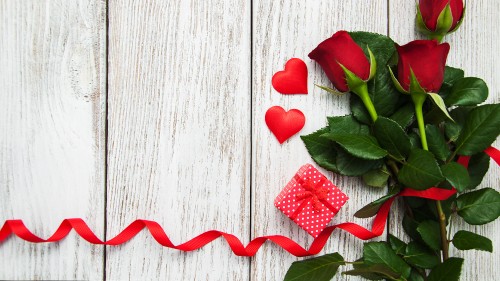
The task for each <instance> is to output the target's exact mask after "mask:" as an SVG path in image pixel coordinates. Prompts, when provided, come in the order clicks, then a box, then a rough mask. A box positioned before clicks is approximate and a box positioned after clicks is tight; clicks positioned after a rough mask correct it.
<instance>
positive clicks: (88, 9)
mask: <svg viewBox="0 0 500 281" xmlns="http://www.w3.org/2000/svg"><path fill="white" fill-rule="evenodd" d="M414 9H415V7H414V1H396V0H392V1H390V2H389V1H387V0H377V1H362V0H356V1H330V0H321V1H320V0H317V1H307V2H306V1H292V0H276V1H273V0H254V1H250V0H210V1H159V0H158V1H147V2H140V1H125V0H124V1H117V0H116V1H109V3H106V2H105V1H90V0H86V1H83V0H82V1H15V0H0V50H1V52H0V87H1V89H2V92H1V93H0V194H1V196H0V222H3V221H4V220H5V219H11V218H21V219H23V220H24V221H25V222H26V223H27V225H28V227H30V228H31V229H33V231H34V232H35V233H37V234H40V235H42V236H44V237H48V236H49V235H50V234H51V233H52V232H53V231H54V230H55V229H56V227H57V225H58V224H59V222H60V221H61V220H62V219H63V218H65V217H83V218H84V219H85V220H86V221H87V222H88V223H89V224H90V226H91V227H92V228H93V229H94V230H95V231H96V233H97V235H98V236H100V237H104V232H105V231H104V228H106V236H107V237H108V238H109V237H112V236H114V235H116V234H117V233H118V232H119V231H120V230H122V229H123V227H125V226H126V225H127V224H129V223H130V222H131V221H132V220H134V219H136V218H145V219H151V220H156V221H158V222H159V223H160V224H161V225H162V226H164V227H165V228H166V229H167V233H168V234H169V235H170V237H171V238H172V240H173V242H174V243H180V242H183V241H185V240H187V239H188V238H192V237H193V236H195V235H197V234H199V233H201V232H203V231H205V230H209V229H219V230H224V231H227V232H230V233H234V234H236V235H237V236H238V237H240V238H241V239H242V240H243V242H244V243H247V242H248V241H249V239H250V238H253V237H256V236H261V235H266V234H277V233H279V234H284V235H287V236H289V237H292V238H293V239H295V240H297V241H300V242H301V243H303V244H304V245H308V244H309V243H310V241H311V240H312V239H311V238H310V237H308V235H307V234H305V233H304V232H303V231H302V230H300V229H299V228H298V227H297V226H296V225H294V224H293V223H291V222H290V221H289V220H288V219H286V218H285V217H284V216H283V215H282V214H281V213H279V212H278V211H277V210H276V209H275V208H274V206H273V203H272V201H273V199H274V196H275V195H276V194H277V193H278V192H279V191H280V189H281V188H282V187H283V186H284V185H285V184H286V182H287V181H288V180H289V179H290V177H291V176H292V175H293V173H294V172H295V171H296V170H297V169H298V168H299V167H300V166H301V165H302V164H304V163H307V162H311V160H310V158H309V156H308V155H307V152H306V150H305V148H304V146H303V144H302V142H301V140H300V139H299V137H298V136H295V137H292V138H291V139H290V140H289V141H287V142H286V143H284V144H283V145H279V144H278V143H277V141H276V140H275V139H274V137H273V136H272V135H271V134H270V133H269V131H268V129H267V127H266V126H265V124H264V121H263V119H264V113H265V111H266V110H267V108H269V107H270V106H273V105H281V106H283V107H284V108H286V109H290V108H297V109H300V110H302V111H303V112H304V113H305V115H306V118H307V122H306V126H305V127H304V129H303V130H302V131H301V133H300V134H307V133H310V132H312V131H315V130H316V129H319V128H320V127H322V126H324V125H325V122H326V119H325V118H326V116H328V115H341V114H345V113H347V112H348V107H347V105H348V99H347V97H345V96H344V97H333V96H331V95H328V94H326V93H324V92H321V91H318V90H317V89H315V88H314V87H313V84H312V83H313V82H319V83H322V84H327V83H328V82H327V79H326V77H325V76H324V75H323V74H321V71H320V69H319V67H318V66H317V65H315V64H314V63H313V62H312V61H311V60H309V59H308V58H307V54H308V53H309V51H310V50H312V49H313V48H314V47H315V46H316V45H317V44H318V43H319V42H320V41H322V40H323V39H325V38H326V37H328V36H330V35H331V34H333V33H334V32H335V31H337V30H339V29H346V30H367V31H372V32H378V33H382V34H387V33H388V32H389V33H390V35H391V36H393V37H394V38H395V40H396V41H397V42H399V43H401V44H404V43H406V42H407V41H409V40H411V39H413V38H415V37H416V36H417V35H416V33H415V32H414V30H413V28H414V24H413V16H414ZM467 9H468V10H467V19H466V21H465V23H464V25H463V27H462V28H461V29H460V30H459V31H458V33H456V34H455V35H453V36H451V37H449V38H448V39H449V41H450V43H451V44H452V51H451V53H450V59H449V62H450V65H455V66H458V67H464V68H465V69H466V74H467V75H470V76H478V77H482V78H484V79H485V80H486V82H487V83H488V85H489V87H490V98H489V101H491V102H499V101H500V94H499V91H500V90H499V89H500V82H499V80H498V79H497V80H495V78H496V76H498V75H496V74H497V73H499V71H500V66H498V64H499V63H500V57H499V56H498V54H497V51H496V46H498V45H499V43H500V42H499V40H498V39H496V38H495V36H496V35H497V34H498V33H499V32H500V19H499V18H498V17H497V16H495V12H496V11H499V10H500V4H499V3H495V1H488V0H481V1H479V0H478V1H470V2H469V3H468V8H467ZM106 20H107V21H108V25H106ZM106 40H108V47H109V48H108V49H107V50H106V45H107V44H106ZM106 57H107V60H106ZM291 57H299V58H302V59H303V60H304V61H306V63H307V65H308V67H309V73H310V75H309V91H310V92H309V95H307V96H305V95H300V96H283V95H280V94H278V93H276V92H275V91H274V90H272V88H271V84H270V80H271V77H272V74H273V73H274V72H276V71H278V70H281V69H282V67H283V64H284V63H285V61H286V60H287V59H288V58H291ZM106 84H107V85H108V86H107V87H106ZM106 89H107V90H108V93H107V96H106ZM106 103H107V109H108V111H107V112H106ZM106 117H107V120H106ZM106 122H107V136H105V127H106ZM497 145H500V143H498V142H497ZM106 147H107V149H106ZM106 152H107V155H106ZM106 159H107V160H106ZM106 164H107V166H106ZM499 172H500V170H499V169H498V168H497V167H494V165H492V169H491V170H490V174H489V175H490V176H489V177H488V179H486V180H485V181H484V182H483V185H482V186H498V183H499V176H498V175H499ZM327 175H328V176H329V177H330V178H333V181H334V183H335V184H337V185H338V186H339V187H340V188H341V189H342V190H343V191H344V192H346V193H347V194H348V195H349V196H350V197H351V199H350V200H349V201H348V203H347V204H346V205H345V206H344V207H343V209H342V211H341V213H339V214H338V215H337V216H336V217H335V218H334V223H338V222H343V221H356V222H358V223H360V224H363V225H365V226H369V225H370V222H369V221H368V220H356V219H354V218H353V217H352V215H353V214H354V212H355V211H356V210H358V209H359V208H360V207H362V206H363V205H364V204H366V203H368V202H370V201H372V200H373V199H375V198H378V197H379V196H381V195H382V194H383V193H384V191H383V190H373V189H368V188H366V187H363V186H362V184H361V183H360V181H359V180H357V179H355V178H348V177H335V176H334V175H333V174H327ZM105 195H106V196H105ZM105 200H106V202H105ZM105 214H106V216H105ZM393 217H394V219H393V220H392V221H393V222H392V224H391V226H390V229H389V230H390V232H392V233H397V230H396V229H395V224H396V223H397V220H398V219H399V217H398V216H397V215H394V216H393ZM105 221H106V222H107V225H106V226H104V222H105ZM458 221H459V220H457V223H456V224H455V225H456V227H457V228H458V227H463V224H458ZM499 227H500V224H499V223H498V222H496V223H494V224H491V225H489V226H482V227H477V228H474V229H475V230H477V231H478V233H480V234H483V235H487V236H489V237H490V238H494V239H493V240H494V248H496V249H498V248H499V244H500V242H499V241H500V239H499V238H495V237H496V236H495V233H496V231H498V229H499ZM361 246H362V241H359V240H357V239H355V238H353V237H352V236H351V235H349V234H346V233H343V232H340V231H337V232H335V233H334V236H333V237H332V240H331V242H329V243H328V244H327V247H326V250H325V252H333V251H339V252H340V253H341V254H342V255H343V256H344V257H345V258H346V259H348V260H354V259H356V258H358V257H359V256H360V254H361ZM454 254H457V255H464V253H463V252H455V253H454ZM464 256H465V258H466V267H465V270H464V275H463V280H493V279H494V276H495V275H494V273H493V271H494V269H495V268H497V267H498V266H499V265H500V260H499V259H498V254H496V253H494V254H489V253H482V252H474V251H469V252H467V253H466V254H465V255H464ZM0 260H1V261H2V262H1V263H0V279H70V280H71V279H90V280H99V279H103V278H106V280H282V279H283V276H284V274H285V272H286V269H287V268H288V266H289V264H290V263H291V262H292V261H294V260H298V259H297V258H294V257H292V256H290V255H289V254H287V253H285V252H284V251H282V250H280V249H279V248H278V247H276V246H274V245H271V244H266V245H265V246H264V247H263V248H262V249H261V251H260V252H259V253H258V254H257V255H256V257H254V258H239V257H235V256H234V255H232V254H231V253H230V250H229V247H227V246H226V244H225V243H224V242H222V240H218V241H216V242H214V243H213V244H210V245H209V246H207V247H205V248H204V249H202V250H200V251H195V252H192V253H181V252H177V251H173V250H169V249H164V248H162V247H160V246H158V245H157V244H156V242H155V241H154V240H153V239H152V238H151V237H149V235H147V234H146V233H142V234H140V235H138V236H137V237H136V238H135V239H134V240H133V241H131V242H129V243H127V244H126V245H124V246H120V247H107V250H106V251H104V250H103V247H100V246H91V245H89V244H87V243H86V242H85V241H83V240H81V239H79V238H75V235H74V234H71V235H70V237H68V238H67V239H66V240H65V241H63V242H61V243H59V244H51V245H41V244H37V245H34V244H28V243H26V242H23V241H20V240H19V239H16V238H11V239H9V240H8V241H7V242H6V243H3V244H0ZM478 268H481V269H483V271H481V272H479V270H478ZM338 278H339V279H341V277H338ZM349 280H359V279H355V278H350V279H349Z"/></svg>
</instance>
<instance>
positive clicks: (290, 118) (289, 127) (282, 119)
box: [266, 106, 306, 143]
mask: <svg viewBox="0 0 500 281" xmlns="http://www.w3.org/2000/svg"><path fill="white" fill-rule="evenodd" d="M305 123H306V117H305V116H304V113H302V111H300V110H298V109H290V110H289V111H288V112H287V111H285V110H284V109H283V108H282V107H281V106H273V107H271V108H269V109H268V110H267V112H266V124H267V127H269V130H271V132H272V133H273V134H274V136H276V138H277V139H278V141H279V143H284V142H285V141H286V140H287V139H289V138H290V137H291V136H293V135H295V134H296V133H298V132H299V131H300V130H301V129H302V128H303V127H304V124H305Z"/></svg>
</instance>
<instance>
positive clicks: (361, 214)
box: [354, 188, 399, 218]
mask: <svg viewBox="0 0 500 281" xmlns="http://www.w3.org/2000/svg"><path fill="white" fill-rule="evenodd" d="M398 192H399V189H397V188H393V189H392V190H391V191H390V192H389V194H387V195H386V196H384V197H381V198H379V199H377V200H375V201H373V202H371V203H370V204H368V205H366V206H364V207H363V208H361V209H359V210H358V211H357V212H356V213H355V214H354V216H355V217H357V218H369V217H373V216H374V215H376V214H377V212H378V210H379V209H380V207H381V206H382V204H383V203H384V202H385V201H387V200H389V199H391V198H392V197H394V195H396V194H397V193H398Z"/></svg>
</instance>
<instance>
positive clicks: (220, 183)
mask: <svg viewBox="0 0 500 281" xmlns="http://www.w3.org/2000/svg"><path fill="white" fill-rule="evenodd" d="M109 5H110V6H109V100H108V104H109V162H108V163H109V166H108V176H109V177H108V179H109V180H108V190H107V192H108V205H107V206H108V207H107V214H108V224H107V225H108V232H107V233H108V236H110V237H111V236H113V235H116V234H117V233H118V232H119V231H121V230H122V229H123V228H124V227H125V226H126V225H128V224H129V223H130V222H132V221H133V220H135V219H136V218H145V219H150V220H155V221H157V222H159V223H160V224H161V225H162V226H164V227H165V229H166V231H167V233H168V234H169V236H170V237H171V239H172V241H173V242H174V243H177V244H178V243H181V242H185V241H187V240H188V239H190V238H192V237H194V236H196V235H198V234H200V233H202V232H204V231H207V230H210V229H219V230H223V231H227V232H230V233H234V234H235V235H237V236H238V237H240V238H242V239H243V240H244V242H248V238H249V235H250V234H249V223H250V218H249V207H250V202H249V196H250V173H249V171H250V145H251V142H250V139H251V138H250V103H251V100H250V47H251V46H250V1H243V0H212V1H148V2H147V4H146V3H142V2H141V3H139V2H137V1H111V2H110V3H109ZM248 266H249V260H248V259H245V258H240V257H236V256H235V255H233V254H232V253H231V252H230V249H229V247H228V246H226V243H225V242H223V241H222V240H218V241H216V242H215V243H212V244H210V245H209V246H207V247H205V248H204V249H203V250H201V251H196V252H194V253H182V252H179V251H174V250H170V249H166V248H162V247H160V246H159V245H158V244H157V243H156V241H154V239H152V238H151V237H150V236H149V234H144V233H142V234H140V235H138V237H136V238H135V239H134V240H133V241H131V242H129V243H127V244H126V245H124V246H120V247H113V248H108V251H107V268H106V272H107V276H108V279H109V280H127V279H130V280H246V279H248V272H249V270H248Z"/></svg>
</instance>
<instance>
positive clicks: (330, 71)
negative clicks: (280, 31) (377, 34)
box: [309, 30, 375, 92]
mask: <svg viewBox="0 0 500 281" xmlns="http://www.w3.org/2000/svg"><path fill="white" fill-rule="evenodd" d="M370 56H371V58H370V59H371V60H372V61H373V60H374V59H373V56H372V55H370ZM309 58H311V59H313V60H315V61H316V62H317V63H319V65H320V66H321V68H323V71H324V72H325V73H326V76H328V79H330V81H331V82H332V83H333V86H334V87H335V88H336V89H337V90H339V91H341V92H349V91H350V89H349V85H348V81H347V77H346V76H347V74H346V73H345V71H344V70H345V69H346V70H348V71H350V72H351V73H352V74H354V75H356V76H357V77H359V78H360V79H361V80H363V81H367V80H369V79H370V78H371V77H372V76H373V75H374V72H375V65H370V62H369V61H368V59H367V58H366V56H365V53H364V52H363V49H361V47H360V46H358V44H356V42H354V40H352V38H351V36H350V35H349V33H347V32H346V31H343V30H341V31H338V32H337V33H335V34H333V36H332V37H330V38H328V39H326V40H325V41H323V42H321V43H320V44H319V45H318V47H316V49H314V50H313V51H312V52H311V53H309ZM372 64H373V63H372ZM351 90H352V89H351Z"/></svg>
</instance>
